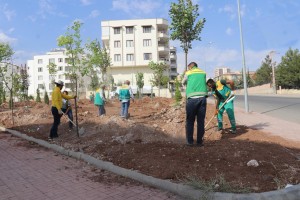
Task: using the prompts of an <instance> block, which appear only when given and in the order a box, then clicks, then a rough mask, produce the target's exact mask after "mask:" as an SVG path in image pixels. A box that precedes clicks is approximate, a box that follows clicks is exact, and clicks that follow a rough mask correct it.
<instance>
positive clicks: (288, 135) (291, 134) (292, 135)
mask: <svg viewBox="0 0 300 200" xmlns="http://www.w3.org/2000/svg"><path fill="white" fill-rule="evenodd" d="M235 117H236V122H237V123H238V124H240V125H245V126H247V127H249V128H252V129H256V130H262V131H264V132H266V133H269V134H270V135H274V136H279V137H282V138H284V139H287V140H292V141H294V142H300V134H299V130H300V125H299V124H296V123H293V122H288V121H285V120H281V119H277V118H274V117H270V116H268V115H264V114H260V113H256V112H249V113H246V112H245V110H244V109H242V108H239V107H235Z"/></svg>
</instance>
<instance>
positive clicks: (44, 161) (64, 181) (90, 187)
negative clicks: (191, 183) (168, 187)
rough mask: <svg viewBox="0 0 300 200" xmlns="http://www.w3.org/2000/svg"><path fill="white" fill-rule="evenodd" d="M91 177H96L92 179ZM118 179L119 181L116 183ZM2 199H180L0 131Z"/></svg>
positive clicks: (0, 197)
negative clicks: (95, 179)
mask: <svg viewBox="0 0 300 200" xmlns="http://www.w3.org/2000/svg"><path fill="white" fill-rule="evenodd" d="M92 177H94V178H97V177H98V178H97V180H102V181H97V182H96V181H93V180H92ZM118 180H122V181H121V182H118ZM0 199H1V200H2V199H3V200H41V199H43V200H68V199H70V200H81V199H82V200H92V199H95V200H96V199H97V200H102V199H104V200H113V199H116V200H123V199H127V200H140V199H147V200H148V199H149V200H155V199H156V200H164V199H170V200H171V199H172V200H173V199H174V200H179V199H180V198H179V197H177V196H175V195H173V194H170V193H168V192H164V191H161V190H158V189H154V188H151V187H148V186H144V185H141V184H137V183H134V182H133V181H131V180H129V179H125V178H122V177H118V176H116V175H114V174H112V173H110V172H106V171H104V170H99V169H96V168H94V167H92V166H89V165H88V164H86V163H84V162H82V161H78V160H75V159H72V158H68V157H66V156H62V155H59V154H56V153H55V152H53V151H50V150H47V149H45V148H42V147H38V146H37V145H36V144H30V143H29V142H28V141H25V140H22V139H20V138H16V137H11V135H10V134H5V133H0Z"/></svg>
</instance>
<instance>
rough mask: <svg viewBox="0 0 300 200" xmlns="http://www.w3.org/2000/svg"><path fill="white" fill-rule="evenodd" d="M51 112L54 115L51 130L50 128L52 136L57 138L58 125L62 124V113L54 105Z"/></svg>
mask: <svg viewBox="0 0 300 200" xmlns="http://www.w3.org/2000/svg"><path fill="white" fill-rule="evenodd" d="M51 112H52V115H53V119H54V121H53V125H52V127H51V130H50V136H49V137H50V138H56V137H58V134H57V129H58V125H59V124H60V118H61V115H60V114H58V110H57V108H56V107H52V108H51Z"/></svg>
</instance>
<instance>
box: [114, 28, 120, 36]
mask: <svg viewBox="0 0 300 200" xmlns="http://www.w3.org/2000/svg"><path fill="white" fill-rule="evenodd" d="M120 32H121V28H120V27H116V28H114V34H115V35H116V34H120Z"/></svg>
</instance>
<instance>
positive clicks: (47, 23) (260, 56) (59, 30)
mask: <svg viewBox="0 0 300 200" xmlns="http://www.w3.org/2000/svg"><path fill="white" fill-rule="evenodd" d="M171 2H178V1H177V0H172V1H171V0H111V1H110V0H0V41H1V42H9V43H10V44H11V45H12V47H13V49H14V50H15V52H16V54H15V59H14V62H15V63H17V64H21V63H26V61H27V60H29V59H32V58H33V56H34V55H41V54H45V53H46V52H48V51H50V50H51V49H53V48H56V47H57V38H58V36H60V35H63V34H64V33H65V32H66V28H67V27H68V26H70V25H71V24H72V23H73V21H74V20H81V21H82V22H83V23H84V24H83V28H82V38H83V40H84V42H85V41H87V40H88V39H91V40H93V39H96V38H97V39H98V40H101V27H100V22H101V21H102V20H124V19H142V18H165V19H167V20H169V23H170V22H171V19H170V18H169V16H168V11H169V8H170V3H171ZM193 2H194V3H197V4H199V12H200V18H206V24H205V26H204V29H203V31H202V33H201V39H202V41H195V42H193V48H192V49H191V50H190V51H189V56H188V62H191V61H195V62H197V63H198V66H200V67H201V68H203V69H205V70H206V71H207V73H208V76H212V74H213V70H214V69H215V68H216V67H224V66H225V67H229V68H231V69H232V71H240V70H241V69H242V66H243V64H242V54H241V43H240V29H239V22H238V8H237V0H194V1H193ZM240 5H241V15H242V27H243V36H244V49H245V60H246V67H247V68H248V69H249V70H251V71H255V70H256V69H257V68H258V67H259V66H260V65H261V62H262V61H263V60H264V58H265V57H266V55H267V54H268V53H269V52H270V51H272V50H274V51H276V52H277V54H274V55H273V57H274V60H276V61H277V62H279V61H280V58H281V56H284V54H285V53H286V51H287V50H288V49H289V48H292V49H299V46H300V43H299V37H300V36H299V35H300V34H299V32H300V1H298V0H240ZM171 45H174V46H175V47H177V50H178V71H179V72H182V71H183V69H184V54H183V52H182V50H181V48H180V42H179V41H171Z"/></svg>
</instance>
